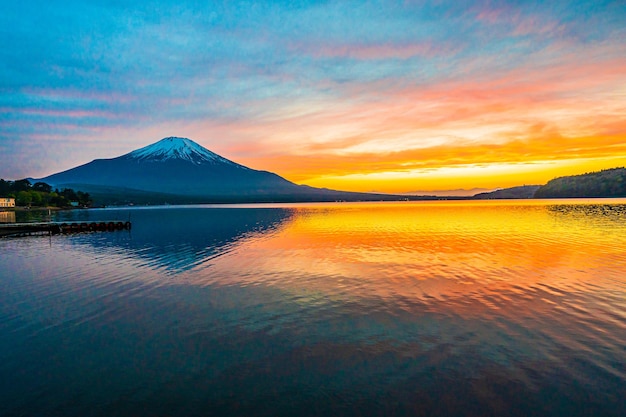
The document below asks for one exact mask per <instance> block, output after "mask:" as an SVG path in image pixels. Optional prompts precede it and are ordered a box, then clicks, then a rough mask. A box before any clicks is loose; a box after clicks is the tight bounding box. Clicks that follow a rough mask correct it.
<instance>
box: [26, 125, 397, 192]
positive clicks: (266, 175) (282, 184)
mask: <svg viewBox="0 0 626 417" xmlns="http://www.w3.org/2000/svg"><path fill="white" fill-rule="evenodd" d="M33 181H35V182H37V181H41V182H45V183H46V184H50V185H51V186H53V187H56V188H59V189H61V188H64V187H68V188H74V189H77V190H81V191H84V192H88V193H89V194H90V195H91V197H92V198H93V200H94V202H95V203H96V204H130V203H135V204H163V203H170V204H184V203H222V202H229V203H230V202H306V201H336V200H345V201H358V200H369V201H372V200H400V199H406V196H393V195H385V194H373V193H352V192H344V191H335V190H328V189H324V188H313V187H308V186H305V185H297V184H294V183H292V182H290V181H288V180H286V179H284V178H282V177H280V176H278V175H276V174H274V173H271V172H267V171H258V170H254V169H251V168H248V167H245V166H243V165H240V164H237V163H235V162H233V161H230V160H228V159H226V158H223V157H221V156H220V155H217V154H215V153H213V152H211V151H209V150H208V149H206V148H204V147H202V146H201V145H199V144H197V143H196V142H194V141H192V140H190V139H187V138H178V137H168V138H164V139H161V140H160V141H158V142H156V143H153V144H151V145H148V146H146V147H143V148H141V149H137V150H135V151H132V152H130V153H127V154H125V155H122V156H119V157H116V158H111V159H96V160H94V161H91V162H89V163H87V164H84V165H81V166H78V167H75V168H72V169H69V170H67V171H63V172H59V173H56V174H53V175H50V176H48V177H45V178H40V179H34V180H33Z"/></svg>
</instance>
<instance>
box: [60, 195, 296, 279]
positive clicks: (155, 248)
mask: <svg viewBox="0 0 626 417" xmlns="http://www.w3.org/2000/svg"><path fill="white" fill-rule="evenodd" d="M129 213H130V215H131V220H132V224H133V226H132V230H131V231H130V233H128V232H114V233H95V234H93V233H90V234H82V235H75V236H72V239H74V242H75V243H77V244H89V245H92V246H94V247H95V248H96V249H97V250H101V249H104V248H111V249H113V250H115V251H119V250H121V251H124V252H126V253H127V254H128V255H130V256H131V257H133V258H140V259H145V260H147V261H148V265H152V266H155V267H160V268H166V269H173V270H176V271H182V270H188V269H191V268H193V267H195V266H197V265H200V264H202V263H205V262H206V261H207V260H210V259H212V258H215V257H218V256H220V255H222V254H224V253H227V252H229V251H230V250H231V249H232V248H233V247H234V246H236V244H237V243H238V242H239V241H241V240H242V239H246V238H249V237H251V236H254V235H258V234H266V233H271V232H272V231H275V230H276V229H278V228H279V227H280V226H281V224H283V223H284V222H285V221H288V220H289V219H290V218H291V216H292V215H293V212H292V211H291V210H288V209H278V208H207V207H202V208H149V209H132V210H129V211H124V212H123V214H122V212H121V211H120V212H118V213H115V211H113V210H101V211H98V210H93V211H92V210H89V211H82V212H76V213H75V214H74V215H72V216H71V217H72V218H69V217H63V218H59V221H67V220H83V221H99V220H105V219H109V220H110V219H119V220H122V219H124V220H125V219H128V216H129ZM85 217H88V218H85Z"/></svg>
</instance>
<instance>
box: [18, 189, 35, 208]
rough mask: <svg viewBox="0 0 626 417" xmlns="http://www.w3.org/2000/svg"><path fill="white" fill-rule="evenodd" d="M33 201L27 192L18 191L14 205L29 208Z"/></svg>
mask: <svg viewBox="0 0 626 417" xmlns="http://www.w3.org/2000/svg"><path fill="white" fill-rule="evenodd" d="M32 201H33V197H32V195H31V194H30V192H29V191H19V192H18V193H17V197H16V198H15V204H16V205H18V206H30V205H31V203H32Z"/></svg>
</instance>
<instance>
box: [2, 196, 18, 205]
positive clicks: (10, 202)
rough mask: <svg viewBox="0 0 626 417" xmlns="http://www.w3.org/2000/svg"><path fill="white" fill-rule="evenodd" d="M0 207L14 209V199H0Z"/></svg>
mask: <svg viewBox="0 0 626 417" xmlns="http://www.w3.org/2000/svg"><path fill="white" fill-rule="evenodd" d="M0 207H15V199H14V198H5V197H0Z"/></svg>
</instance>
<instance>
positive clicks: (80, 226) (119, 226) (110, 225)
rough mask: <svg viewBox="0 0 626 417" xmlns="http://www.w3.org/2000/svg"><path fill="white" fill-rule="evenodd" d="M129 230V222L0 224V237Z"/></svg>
mask: <svg viewBox="0 0 626 417" xmlns="http://www.w3.org/2000/svg"><path fill="white" fill-rule="evenodd" d="M130 228H131V223H130V222H129V221H128V222H120V221H100V222H62V223H61V222H39V223H0V237H16V236H32V235H58V234H69V233H82V232H113V231H116V230H130Z"/></svg>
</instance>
